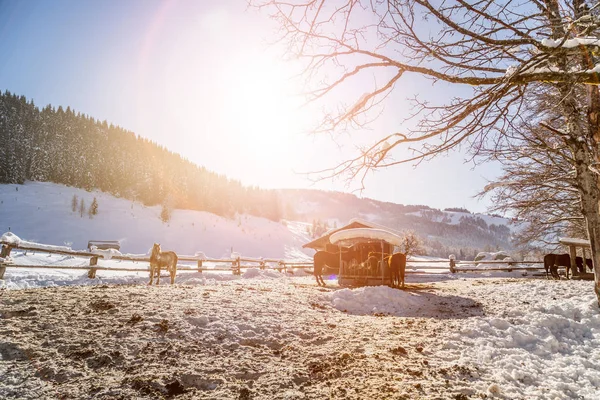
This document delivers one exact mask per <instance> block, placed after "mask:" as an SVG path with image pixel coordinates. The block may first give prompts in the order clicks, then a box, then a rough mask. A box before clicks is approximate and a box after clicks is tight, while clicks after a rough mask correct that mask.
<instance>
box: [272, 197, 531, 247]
mask: <svg viewBox="0 0 600 400" xmlns="http://www.w3.org/2000/svg"><path fill="white" fill-rule="evenodd" d="M279 193H280V197H281V199H282V202H283V203H284V206H283V207H282V209H283V213H284V217H285V218H287V219H292V220H298V221H305V222H311V223H312V221H313V220H321V221H327V222H328V223H329V226H334V224H335V225H338V226H339V225H340V224H345V223H346V222H347V221H349V220H350V219H352V218H362V219H365V220H368V221H371V222H375V223H377V224H381V225H384V226H388V227H390V228H393V229H396V230H399V231H403V230H413V231H415V232H416V233H417V234H418V235H419V236H420V237H421V238H423V239H424V242H425V247H426V250H427V253H428V254H429V255H434V256H439V257H447V256H448V254H451V253H454V254H457V255H459V254H460V255H461V256H460V257H461V259H466V258H471V259H472V258H473V257H474V256H475V254H476V253H477V252H478V251H479V250H483V249H487V250H498V249H503V250H511V249H513V244H512V242H511V239H512V235H513V234H514V233H515V232H516V231H517V230H518V229H520V224H518V223H514V222H513V221H511V220H510V219H507V218H502V217H499V216H490V215H486V214H473V213H470V212H469V211H467V210H464V209H447V210H444V211H443V210H438V209H434V208H431V207H428V206H426V205H403V204H395V203H389V202H382V201H377V200H373V199H368V198H358V197H357V196H355V195H352V194H347V193H339V192H325V191H320V190H303V189H287V190H280V191H279Z"/></svg>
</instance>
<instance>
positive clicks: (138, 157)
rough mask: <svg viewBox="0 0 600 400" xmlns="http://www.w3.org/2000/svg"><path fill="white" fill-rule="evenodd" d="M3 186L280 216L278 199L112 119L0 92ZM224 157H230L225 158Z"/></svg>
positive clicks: (228, 214)
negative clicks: (39, 184)
mask: <svg viewBox="0 0 600 400" xmlns="http://www.w3.org/2000/svg"><path fill="white" fill-rule="evenodd" d="M0 143H1V145H0V183H23V182H25V181H27V180H31V181H48V182H54V183H61V184H65V185H69V186H74V187H79V188H83V189H86V190H88V191H90V190H93V189H99V190H101V191H103V192H107V193H111V194H113V195H115V196H117V197H124V198H128V199H132V200H138V201H141V202H142V203H144V204H146V205H158V204H162V205H165V204H168V206H169V207H173V208H182V209H192V210H202V211H208V212H211V213H214V214H217V215H221V216H225V217H233V216H234V215H235V214H236V213H247V214H251V215H255V216H259V217H265V218H268V219H271V220H274V221H278V220H279V219H280V218H281V205H280V201H279V195H278V193H277V192H276V191H273V190H262V189H259V188H256V187H245V186H242V184H241V183H240V182H238V181H235V180H231V179H228V178H227V177H226V176H224V175H219V174H216V173H214V172H211V171H208V170H206V168H204V167H201V166H198V165H196V164H194V163H192V162H190V161H188V160H186V159H184V158H182V157H181V156H180V155H179V154H176V153H173V152H171V151H169V150H167V149H166V148H164V147H162V146H159V145H158V144H156V143H154V142H151V141H150V140H148V139H145V138H142V137H140V136H139V135H138V136H136V135H135V134H134V133H133V132H130V131H127V130H125V129H123V128H120V127H118V126H114V125H112V124H108V123H107V122H106V121H102V122H101V121H99V120H95V119H94V118H92V117H90V116H88V115H85V114H81V113H75V112H74V111H73V110H71V108H70V107H67V108H66V110H65V109H63V108H62V107H60V106H59V107H58V108H57V109H56V108H54V107H52V106H51V105H47V106H45V107H44V108H42V109H41V110H40V109H39V108H38V107H36V106H35V105H34V103H33V100H32V101H27V99H26V98H25V96H17V95H15V94H11V93H10V92H8V91H6V92H5V93H3V94H0ZM224 156H225V155H224Z"/></svg>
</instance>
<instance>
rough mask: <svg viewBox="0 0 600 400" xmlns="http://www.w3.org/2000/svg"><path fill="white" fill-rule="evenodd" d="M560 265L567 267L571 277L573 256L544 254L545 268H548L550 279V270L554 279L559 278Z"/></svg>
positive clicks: (567, 272)
mask: <svg viewBox="0 0 600 400" xmlns="http://www.w3.org/2000/svg"><path fill="white" fill-rule="evenodd" d="M582 265H583V262H582ZM558 267H565V270H566V274H567V279H569V270H570V269H571V256H570V255H568V254H546V255H545V256H544V269H545V270H546V278H548V279H550V277H549V276H548V272H550V274H551V275H552V277H553V278H554V279H559V276H558Z"/></svg>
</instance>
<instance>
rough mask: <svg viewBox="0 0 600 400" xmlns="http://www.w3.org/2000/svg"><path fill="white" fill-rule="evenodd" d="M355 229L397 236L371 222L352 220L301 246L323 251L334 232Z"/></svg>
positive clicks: (396, 232) (358, 219)
mask: <svg viewBox="0 0 600 400" xmlns="http://www.w3.org/2000/svg"><path fill="white" fill-rule="evenodd" d="M356 228H373V229H384V230H386V231H389V232H392V233H394V234H399V232H398V231H396V230H393V229H390V228H388V227H386V226H383V225H379V224H375V223H373V222H368V221H365V220H363V219H360V218H352V219H351V220H350V222H348V224H347V225H344V226H342V227H341V228H336V229H331V230H329V231H327V232H325V234H324V235H323V236H321V237H319V238H317V239H315V240H313V241H312V242H308V243H306V244H305V245H303V246H302V247H303V248H310V249H315V250H325V248H326V246H327V245H328V244H330V243H331V242H330V241H329V237H330V236H331V235H333V234H334V233H336V232H339V231H343V230H346V229H356Z"/></svg>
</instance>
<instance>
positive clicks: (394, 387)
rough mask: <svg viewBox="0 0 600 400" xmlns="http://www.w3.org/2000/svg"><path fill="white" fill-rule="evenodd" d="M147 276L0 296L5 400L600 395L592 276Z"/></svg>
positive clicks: (598, 319)
mask: <svg viewBox="0 0 600 400" xmlns="http://www.w3.org/2000/svg"><path fill="white" fill-rule="evenodd" d="M146 278H147V277H146V276H143V274H141V275H140V276H139V277H136V278H133V279H132V278H131V277H127V278H123V277H120V276H117V275H113V276H110V277H108V276H106V277H105V278H99V279H98V280H96V281H95V282H94V285H90V283H91V282H90V281H91V280H88V279H87V277H85V276H84V274H80V275H79V277H77V279H76V283H78V284H82V286H58V287H50V288H46V289H33V290H3V291H0V321H2V323H1V324H0V335H1V336H2V337H3V338H4V340H2V341H0V356H1V359H0V376H2V377H3V378H4V379H2V380H0V398H20V399H21V398H22V399H33V398H35V399H39V398H62V397H65V396H68V397H74V398H103V399H104V398H106V399H108V398H132V397H135V398H157V397H162V396H177V398H188V399H192V398H211V399H220V398H222V399H229V398H244V399H250V398H253V399H272V398H281V399H295V398H298V399H309V398H310V399H321V398H354V399H364V398H398V399H400V398H405V399H406V398H422V399H434V398H437V399H439V398H441V399H458V398H461V399H463V398H500V399H515V398H524V399H570V398H579V399H597V398H598V393H600V312H599V310H598V307H597V304H596V301H595V298H594V294H593V289H592V283H591V282H583V281H547V280H544V279H526V278H519V279H517V278H497V277H491V278H482V277H479V278H475V277H473V276H469V275H463V274H460V275H451V274H439V275H438V276H437V280H436V281H435V282H430V281H428V280H423V279H422V277H421V276H419V275H409V277H408V286H407V290H405V291H401V290H397V289H390V288H388V287H366V288H354V289H352V288H339V287H337V286H336V285H335V282H334V281H328V284H329V286H328V287H326V288H324V289H321V288H318V287H316V286H315V284H314V283H313V278H312V277H310V276H306V277H293V276H290V275H285V274H280V273H277V272H275V271H261V270H258V269H252V270H248V271H247V272H246V273H245V274H243V275H242V276H241V277H234V276H232V275H229V274H224V273H221V274H216V273H215V274H199V273H188V274H181V276H180V277H178V284H176V285H174V286H170V285H161V286H159V287H155V286H154V287H148V286H146V285H145V284H144V283H145V282H146ZM137 279H139V283H140V284H137V283H138V281H137ZM55 282H58V280H55ZM125 282H127V283H128V284H125V285H113V283H125Z"/></svg>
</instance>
